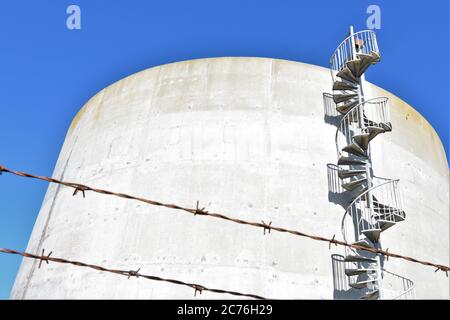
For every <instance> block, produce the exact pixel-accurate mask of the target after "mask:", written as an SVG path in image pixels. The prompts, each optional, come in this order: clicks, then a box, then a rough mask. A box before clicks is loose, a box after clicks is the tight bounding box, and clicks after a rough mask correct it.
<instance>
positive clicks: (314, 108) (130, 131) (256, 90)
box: [11, 58, 449, 299]
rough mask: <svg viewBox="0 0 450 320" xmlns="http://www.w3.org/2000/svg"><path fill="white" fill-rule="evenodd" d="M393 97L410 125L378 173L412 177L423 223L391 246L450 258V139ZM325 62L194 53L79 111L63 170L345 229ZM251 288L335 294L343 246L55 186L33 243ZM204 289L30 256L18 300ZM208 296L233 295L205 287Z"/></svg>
mask: <svg viewBox="0 0 450 320" xmlns="http://www.w3.org/2000/svg"><path fill="white" fill-rule="evenodd" d="M369 87H370V90H371V91H372V94H382V95H388V96H389V97H390V98H391V109H392V110H391V114H392V117H393V125H394V130H393V132H392V133H389V134H384V135H381V136H380V137H377V139H375V140H377V141H376V142H374V146H373V154H374V165H375V173H376V174H377V175H379V176H385V177H393V178H394V177H396V178H400V179H401V180H402V181H401V185H402V187H403V194H404V196H405V200H406V201H405V202H406V208H405V209H406V212H407V220H406V221H405V222H402V223H400V224H398V225H397V226H395V227H393V228H391V229H390V230H388V231H386V232H385V233H383V237H382V239H383V241H384V247H389V248H390V250H391V251H395V252H399V253H402V254H406V255H411V256H415V257H418V258H423V259H428V260H432V261H436V262H438V263H444V264H447V263H448V261H449V199H448V195H449V189H448V177H449V171H448V167H447V161H446V158H445V154H444V151H443V148H442V145H441V143H440V140H439V138H438V136H437V135H436V133H435V132H434V130H433V129H432V128H431V126H430V125H429V124H428V123H427V122H426V121H425V120H424V119H423V118H422V117H421V116H420V115H419V114H418V113H417V112H416V111H414V109H412V108H411V107H410V106H408V105H407V104H406V103H404V102H402V101H400V100H399V99H398V98H395V97H394V96H392V95H391V94H389V93H387V92H385V91H383V90H381V89H379V88H377V87H375V86H372V85H369ZM330 90H331V77H330V74H329V71H328V70H327V69H325V68H321V67H316V66H312V65H307V64H302V63H297V62H291V61H284V60H275V59H263V58H217V59H201V60H193V61H186V62H179V63H174V64H169V65H163V66H160V67H156V68H151V69H148V70H145V71H142V72H140V73H137V74H134V75H132V76H130V77H127V78H125V79H123V80H121V81H119V82H116V83H114V84H113V85H111V86H109V87H107V88H106V89H104V90H102V91H101V92H99V93H98V94H97V95H96V96H94V97H93V98H92V99H91V100H89V101H88V103H87V104H86V105H85V106H84V107H83V108H82V109H81V111H80V112H79V113H78V115H77V116H76V117H75V119H74V121H73V123H72V125H71V127H70V129H69V131H68V134H67V137H66V140H65V143H64V146H63V149H62V151H61V154H60V157H59V159H58V163H57V166H56V168H55V171H54V175H53V176H54V177H56V178H61V179H64V180H69V181H75V182H80V183H86V184H88V185H91V186H95V187H100V188H105V189H111V190H115V191H122V192H126V193H131V194H135V195H138V196H144V197H148V198H152V199H155V200H159V201H163V202H172V203H177V204H181V205H184V206H191V207H194V206H195V202H196V201H197V200H200V202H201V204H202V205H203V206H206V207H207V209H208V210H210V211H218V212H223V213H225V214H228V215H230V216H233V217H237V218H243V219H247V220H252V221H260V220H264V221H273V224H274V225H279V226H285V227H289V228H292V229H298V230H302V231H304V232H308V233H313V234H320V235H323V236H328V237H331V236H332V235H333V234H336V236H337V237H338V238H341V237H342V236H341V233H340V224H341V219H342V216H343V214H344V209H343V208H342V207H341V206H339V205H336V204H333V203H331V202H330V201H329V199H328V198H329V195H328V183H327V168H326V165H327V163H336V161H337V159H336V149H335V144H334V135H335V131H336V128H335V127H334V126H332V125H330V124H327V123H325V122H324V114H323V102H322V93H323V92H329V91H330ZM41 248H46V249H47V250H50V249H51V250H52V251H53V254H54V256H60V257H67V258H71V259H76V260H82V261H87V262H91V263H96V264H101V265H105V266H108V267H113V268H123V269H131V270H136V269H137V268H141V271H142V272H144V273H148V274H154V275H158V276H162V277H166V278H175V279H180V280H184V281H189V282H197V283H200V284H204V285H206V286H210V287H215V288H223V289H231V290H236V291H241V292H249V293H254V294H258V295H262V296H265V297H269V298H318V299H332V298H333V290H334V288H333V272H332V264H331V258H330V255H331V254H332V253H341V254H342V252H343V249H342V248H339V247H333V248H332V250H328V244H326V243H321V242H316V241H313V240H309V239H305V238H299V237H295V236H292V235H286V234H279V233H276V232H272V233H271V234H270V235H265V236H264V235H263V232H262V230H260V229H256V228H253V227H249V226H241V225H237V224H234V223H230V222H226V221H221V220H216V219H211V218H207V217H198V216H197V217H193V216H191V215H189V214H185V213H182V212H177V211H173V210H170V209H165V208H158V207H152V206H146V205H144V204H141V203H137V202H134V201H130V200H124V199H118V198H114V197H110V196H105V195H99V194H94V193H87V195H86V199H82V198H81V197H72V190H70V189H69V188H64V187H58V186H55V185H51V186H50V187H49V189H48V192H47V195H46V197H45V200H44V202H43V205H42V208H41V211H40V213H39V217H38V219H37V221H36V224H35V227H34V230H33V233H32V236H31V239H30V242H29V245H28V248H27V250H28V251H30V252H40V250H41ZM385 267H386V268H387V269H389V270H390V271H392V272H395V273H398V274H401V275H403V276H406V277H408V278H410V279H412V280H414V281H415V282H416V283H417V289H416V293H417V297H419V298H448V297H449V282H448V278H446V277H445V275H444V274H443V273H442V272H438V273H434V269H432V268H430V267H425V266H420V265H415V264H412V263H409V262H405V261H402V260H397V259H389V261H388V262H387V263H386V266H385ZM193 294H194V292H193V290H191V289H189V288H184V287H180V286H176V285H172V284H167V283H158V282H152V281H147V280H144V279H130V280H127V279H126V278H120V277H118V276H116V275H113V274H104V273H101V272H95V271H92V270H84V269H82V268H78V267H73V266H66V265H59V264H55V263H51V264H49V265H45V267H44V268H41V269H37V262H36V261H30V260H24V261H23V263H22V266H21V268H20V271H19V274H18V276H17V279H16V283H15V286H14V289H13V291H12V293H11V297H12V298H15V299H22V298H25V299H34V298H75V299H76V298H143V299H144V298H145V299H149V298H193ZM201 297H202V298H227V297H232V296H225V295H218V294H213V293H209V292H203V294H202V296H201Z"/></svg>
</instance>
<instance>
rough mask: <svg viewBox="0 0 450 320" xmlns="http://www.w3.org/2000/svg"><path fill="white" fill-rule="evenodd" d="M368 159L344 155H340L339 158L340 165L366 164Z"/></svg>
mask: <svg viewBox="0 0 450 320" xmlns="http://www.w3.org/2000/svg"><path fill="white" fill-rule="evenodd" d="M366 164H367V163H366V161H364V160H358V159H352V158H348V157H344V156H340V157H339V159H338V165H344V166H345V165H366Z"/></svg>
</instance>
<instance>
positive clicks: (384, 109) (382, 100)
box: [334, 97, 390, 157]
mask: <svg viewBox="0 0 450 320" xmlns="http://www.w3.org/2000/svg"><path fill="white" fill-rule="evenodd" d="M375 101H377V102H375ZM388 101H389V98H388V97H376V98H372V99H368V100H365V101H363V102H361V103H358V104H357V105H356V106H354V107H352V108H351V109H350V110H349V111H348V112H347V113H346V114H345V115H344V116H343V117H342V119H341V121H340V122H339V125H338V127H337V130H336V134H335V137H334V141H335V143H336V149H337V154H338V157H339V156H340V155H341V153H342V152H341V148H340V147H341V146H340V141H339V132H342V133H343V135H344V137H345V140H346V141H347V143H350V142H351V138H352V137H353V136H354V135H352V136H349V134H350V129H349V128H348V127H349V124H350V121H349V118H350V116H352V117H353V118H354V119H356V120H357V126H358V127H359V128H362V127H363V124H361V118H362V116H361V114H360V113H362V114H363V115H364V111H365V110H364V107H365V106H366V104H369V105H376V106H379V108H378V109H379V118H380V119H375V120H378V121H374V122H379V123H387V122H389V120H390V114H389V107H388ZM361 107H362V108H361ZM361 109H362V111H360V110H361ZM371 121H373V120H371ZM345 124H347V125H345Z"/></svg>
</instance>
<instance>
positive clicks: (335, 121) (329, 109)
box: [322, 92, 342, 127]
mask: <svg viewBox="0 0 450 320" xmlns="http://www.w3.org/2000/svg"><path fill="white" fill-rule="evenodd" d="M322 98H323V111H324V116H323V120H324V121H325V123H328V124H331V125H333V126H336V127H337V126H338V125H339V122H340V121H341V117H342V115H341V114H340V113H339V112H338V111H337V110H336V104H335V103H334V101H333V95H332V94H331V93H327V92H324V93H323V94H322Z"/></svg>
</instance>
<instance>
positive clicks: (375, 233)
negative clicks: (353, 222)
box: [361, 228, 381, 243]
mask: <svg viewBox="0 0 450 320" xmlns="http://www.w3.org/2000/svg"><path fill="white" fill-rule="evenodd" d="M361 233H362V234H364V235H365V236H366V237H367V239H369V240H370V241H372V242H373V243H377V242H378V240H379V239H380V234H381V229H378V228H376V229H366V230H362V231H361Z"/></svg>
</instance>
